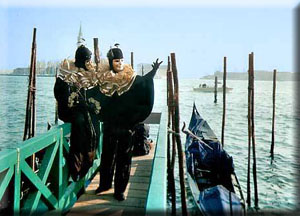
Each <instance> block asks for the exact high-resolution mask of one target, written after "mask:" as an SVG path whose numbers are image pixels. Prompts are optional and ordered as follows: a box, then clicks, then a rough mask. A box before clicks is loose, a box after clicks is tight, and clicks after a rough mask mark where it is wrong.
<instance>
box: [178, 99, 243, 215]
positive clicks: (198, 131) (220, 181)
mask: <svg viewBox="0 0 300 216" xmlns="http://www.w3.org/2000/svg"><path fill="white" fill-rule="evenodd" d="M182 131H183V132H184V133H185V134H186V135H187V137H186V142H185V156H186V167H187V172H186V174H187V179H188V184H189V187H190V189H191V192H192V195H193V199H194V201H195V203H196V205H197V207H198V209H199V210H200V212H201V213H202V214H203V215H245V214H246V210H245V200H244V196H243V192H242V189H241V186H240V184H239V181H238V178H237V175H236V173H235V171H234V165H233V159H232V157H231V156H230V155H229V154H228V153H227V152H226V151H225V150H224V149H223V148H222V145H221V143H220V142H219V140H218V138H217V137H216V135H215V133H214V132H213V130H212V129H211V128H210V126H209V125H208V123H207V122H206V121H205V120H204V119H203V118H202V117H201V115H200V114H199V112H198V110H197V108H196V106H195V104H194V107H193V113H192V117H191V120H190V123H189V127H188V129H185V123H184V126H183V128H182Z"/></svg>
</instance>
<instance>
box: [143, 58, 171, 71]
mask: <svg viewBox="0 0 300 216" xmlns="http://www.w3.org/2000/svg"><path fill="white" fill-rule="evenodd" d="M168 58H169V57H168ZM142 76H144V65H142Z"/></svg>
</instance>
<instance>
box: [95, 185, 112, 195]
mask: <svg viewBox="0 0 300 216" xmlns="http://www.w3.org/2000/svg"><path fill="white" fill-rule="evenodd" d="M109 189H110V187H105V188H103V187H100V186H99V187H98V188H97V189H96V191H95V194H98V193H102V192H104V191H108V190H109Z"/></svg>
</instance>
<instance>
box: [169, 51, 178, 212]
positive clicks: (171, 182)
mask: <svg viewBox="0 0 300 216" xmlns="http://www.w3.org/2000/svg"><path fill="white" fill-rule="evenodd" d="M167 98H168V128H169V129H170V128H172V125H173V126H174V124H175V118H174V94H173V79H172V71H171V63H170V56H168V68H167ZM173 120H174V121H173ZM172 130H173V129H172ZM167 139H168V141H167V144H168V188H169V191H170V193H171V203H172V215H176V190H175V180H174V167H175V156H176V148H175V135H174V134H173V133H172V151H171V137H170V133H168V137H167ZM170 152H172V155H171V153H170Z"/></svg>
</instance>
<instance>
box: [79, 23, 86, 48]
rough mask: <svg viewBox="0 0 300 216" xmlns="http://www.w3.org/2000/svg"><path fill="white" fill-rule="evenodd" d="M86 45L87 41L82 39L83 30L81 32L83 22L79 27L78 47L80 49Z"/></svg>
mask: <svg viewBox="0 0 300 216" xmlns="http://www.w3.org/2000/svg"><path fill="white" fill-rule="evenodd" d="M84 44H85V40H84V38H83V37H82V30H81V22H80V27H79V33H78V37H77V47H80V46H81V45H84Z"/></svg>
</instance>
